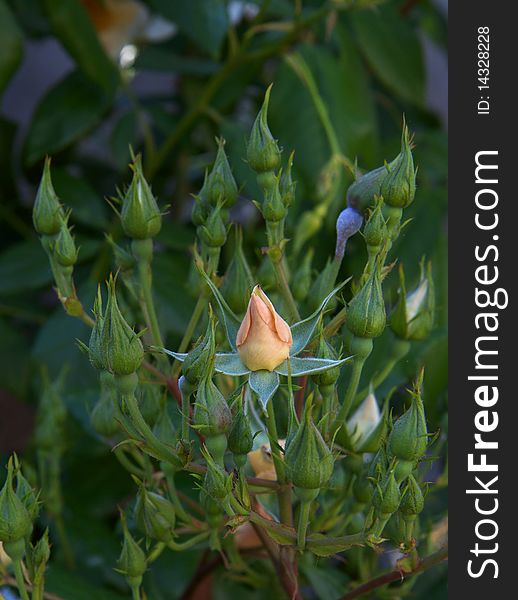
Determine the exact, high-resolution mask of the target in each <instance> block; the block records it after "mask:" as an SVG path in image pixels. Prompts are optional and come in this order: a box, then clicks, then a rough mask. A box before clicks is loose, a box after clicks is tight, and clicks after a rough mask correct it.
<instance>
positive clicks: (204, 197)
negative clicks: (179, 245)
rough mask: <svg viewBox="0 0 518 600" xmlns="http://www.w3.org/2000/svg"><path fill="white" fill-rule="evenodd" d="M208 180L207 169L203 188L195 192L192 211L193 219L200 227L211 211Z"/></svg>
mask: <svg viewBox="0 0 518 600" xmlns="http://www.w3.org/2000/svg"><path fill="white" fill-rule="evenodd" d="M208 180H209V171H208V169H205V177H204V179H203V185H202V186H201V190H200V191H199V193H198V194H194V195H193V198H194V204H193V207H192V212H191V220H192V222H193V223H194V225H196V227H199V226H200V225H203V224H204V223H205V221H206V220H207V217H208V216H209V213H210V204H209V198H208Z"/></svg>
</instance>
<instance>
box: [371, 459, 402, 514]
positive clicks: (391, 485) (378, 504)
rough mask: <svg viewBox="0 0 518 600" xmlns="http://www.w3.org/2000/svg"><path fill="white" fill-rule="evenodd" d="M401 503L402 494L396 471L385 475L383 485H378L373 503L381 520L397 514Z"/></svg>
mask: <svg viewBox="0 0 518 600" xmlns="http://www.w3.org/2000/svg"><path fill="white" fill-rule="evenodd" d="M400 502H401V492H400V490H399V485H398V484H397V481H396V478H395V476H394V471H393V470H391V471H389V472H388V473H386V474H385V476H384V477H383V479H382V480H381V483H379V484H377V485H376V489H375V491H374V495H373V497H372V503H373V504H374V507H375V508H376V512H377V513H378V516H379V517H380V518H386V517H387V516H388V515H391V514H393V513H395V512H396V510H397V509H398V507H399V503H400Z"/></svg>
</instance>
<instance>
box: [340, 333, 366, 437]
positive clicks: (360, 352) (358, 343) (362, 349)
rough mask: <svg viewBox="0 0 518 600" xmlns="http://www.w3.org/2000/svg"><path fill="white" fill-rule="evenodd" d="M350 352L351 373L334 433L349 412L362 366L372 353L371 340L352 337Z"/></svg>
mask: <svg viewBox="0 0 518 600" xmlns="http://www.w3.org/2000/svg"><path fill="white" fill-rule="evenodd" d="M351 351H352V353H353V354H354V359H353V372H352V373H351V378H350V379H349V385H348V386H347V390H346V392H345V397H344V400H343V403H342V406H341V407H340V411H339V412H338V416H337V418H336V421H335V426H334V431H336V430H337V429H338V427H340V426H341V425H343V424H344V423H345V420H346V419H347V415H348V414H349V411H350V410H351V406H352V403H353V400H354V397H355V396H356V392H357V391H358V385H359V384H360V378H361V375H362V371H363V365H364V364H365V361H366V360H367V357H368V356H369V355H370V353H371V352H372V340H371V339H370V338H358V337H356V336H354V337H353V340H352V342H351Z"/></svg>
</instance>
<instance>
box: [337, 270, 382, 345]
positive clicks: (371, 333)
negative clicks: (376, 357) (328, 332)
mask: <svg viewBox="0 0 518 600" xmlns="http://www.w3.org/2000/svg"><path fill="white" fill-rule="evenodd" d="M386 320H387V317H386V313H385V303H384V301H383V292H382V290H381V275H380V268H379V265H377V266H375V267H374V269H373V270H372V271H371V273H370V275H369V278H368V279H367V281H366V282H365V283H364V285H363V287H362V288H361V289H360V291H359V292H358V293H357V294H356V295H355V296H354V298H353V299H352V300H351V302H350V303H349V307H348V310H347V320H346V324H347V328H348V329H349V331H351V332H352V333H353V334H354V335H355V336H357V337H361V338H375V337H378V336H380V335H381V334H382V333H383V330H384V329H385V324H386Z"/></svg>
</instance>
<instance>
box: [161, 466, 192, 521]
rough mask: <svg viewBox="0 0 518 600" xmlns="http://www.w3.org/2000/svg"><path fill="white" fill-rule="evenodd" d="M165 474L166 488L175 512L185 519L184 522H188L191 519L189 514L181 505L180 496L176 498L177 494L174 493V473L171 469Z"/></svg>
mask: <svg viewBox="0 0 518 600" xmlns="http://www.w3.org/2000/svg"><path fill="white" fill-rule="evenodd" d="M168 471H169V472H168V473H167V474H166V481H167V489H168V490H169V498H170V500H171V502H172V503H173V506H174V507H175V509H176V514H177V515H178V516H179V517H180V519H182V521H185V522H186V523H190V522H191V521H192V519H191V516H190V515H189V514H188V513H187V511H186V510H185V509H184V507H183V506H182V503H181V502H180V498H178V494H177V493H176V483H175V481H174V473H173V472H171V470H168Z"/></svg>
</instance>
